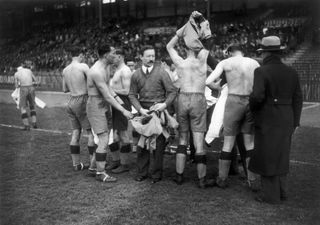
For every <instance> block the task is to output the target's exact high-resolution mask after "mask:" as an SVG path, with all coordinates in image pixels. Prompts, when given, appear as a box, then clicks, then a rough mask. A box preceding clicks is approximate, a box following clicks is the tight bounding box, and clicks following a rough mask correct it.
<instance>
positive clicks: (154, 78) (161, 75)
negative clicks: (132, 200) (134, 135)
mask: <svg viewBox="0 0 320 225" xmlns="http://www.w3.org/2000/svg"><path fill="white" fill-rule="evenodd" d="M140 58H141V61H142V66H141V67H140V68H139V69H137V70H136V71H135V72H134V73H133V75H132V78H131V85H130V91H129V99H130V102H131V104H132V105H133V107H134V108H135V109H136V110H137V111H138V112H139V113H140V114H141V115H142V116H149V113H150V111H158V112H161V111H164V110H165V109H166V108H167V107H168V106H170V105H171V104H172V103H173V100H174V99H175V97H176V95H177V89H176V87H175V86H174V85H173V83H172V81H171V80H170V77H169V75H168V73H167V72H166V71H165V70H164V69H163V68H162V67H161V66H158V65H155V64H154V62H155V49H154V47H153V46H151V45H146V46H144V47H143V48H142V49H141V51H140ZM165 147H166V140H165V137H164V136H163V134H161V135H159V136H158V137H157V140H156V150H155V151H154V164H153V168H152V172H151V178H152V183H157V182H159V181H160V180H161V179H162V169H163V154H164V150H165ZM137 153H138V155H137V167H138V172H137V175H136V177H135V180H136V181H138V182H141V181H143V180H145V179H146V178H148V171H149V165H150V151H149V150H147V148H146V147H144V148H141V147H140V146H137Z"/></svg>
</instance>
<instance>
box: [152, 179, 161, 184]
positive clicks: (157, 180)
mask: <svg viewBox="0 0 320 225" xmlns="http://www.w3.org/2000/svg"><path fill="white" fill-rule="evenodd" d="M160 181H161V178H153V179H152V181H151V184H155V183H158V182H160Z"/></svg>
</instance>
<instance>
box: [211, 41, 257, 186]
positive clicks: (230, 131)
mask: <svg viewBox="0 0 320 225" xmlns="http://www.w3.org/2000/svg"><path fill="white" fill-rule="evenodd" d="M227 52H228V53H230V54H231V57H230V58H228V59H224V60H222V61H221V62H219V63H218V65H217V66H216V68H215V70H214V71H213V72H212V73H211V74H210V76H209V77H208V78H207V80H206V85H210V84H211V83H212V82H213V81H215V80H216V79H217V78H219V77H220V76H221V75H222V73H223V72H225V75H226V78H227V84H228V97H227V100H226V104H225V110H224V118H223V134H224V143H223V148H222V151H221V154H220V159H219V176H218V177H217V180H216V184H217V186H218V187H221V188H225V187H227V185H228V183H227V178H228V173H229V169H230V164H231V159H232V153H231V151H232V148H233V146H234V143H235V140H236V136H237V134H239V133H240V132H241V133H242V134H243V138H244V145H245V148H246V150H247V152H246V156H247V158H246V164H247V166H248V163H249V161H250V155H251V154H252V152H253V148H254V143H253V139H254V135H253V118H252V115H251V112H250V109H249V95H250V94H251V92H252V85H253V72H254V70H255V69H256V68H257V67H259V63H258V62H257V61H255V60H253V59H251V58H248V57H244V56H243V51H242V48H241V46H239V45H232V46H230V47H229V48H228V49H227ZM247 172H248V184H249V187H251V188H253V189H256V187H255V186H256V185H255V184H256V177H255V175H254V174H253V173H251V172H250V171H247Z"/></svg>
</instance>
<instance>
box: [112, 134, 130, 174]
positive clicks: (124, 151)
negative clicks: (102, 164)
mask: <svg viewBox="0 0 320 225" xmlns="http://www.w3.org/2000/svg"><path fill="white" fill-rule="evenodd" d="M118 133H119V139H120V143H121V147H120V166H119V167H118V168H116V169H113V170H112V172H113V173H124V172H128V171H129V164H130V152H131V143H130V136H129V131H128V130H123V131H119V132H118Z"/></svg>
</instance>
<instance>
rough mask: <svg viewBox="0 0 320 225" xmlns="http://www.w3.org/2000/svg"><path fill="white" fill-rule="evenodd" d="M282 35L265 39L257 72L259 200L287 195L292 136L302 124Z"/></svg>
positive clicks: (253, 165) (253, 100)
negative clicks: (283, 53) (282, 54)
mask: <svg viewBox="0 0 320 225" xmlns="http://www.w3.org/2000/svg"><path fill="white" fill-rule="evenodd" d="M283 49H284V48H283V47H281V46H280V39H279V38H278V37H276V36H268V37H265V38H263V39H262V48H260V49H258V51H261V52H262V57H263V64H262V66H261V67H259V68H257V69H256V70H255V72H254V84H253V92H252V94H251V95H250V108H251V110H252V113H253V115H254V122H255V123H254V124H255V139H254V141H255V152H254V154H253V155H252V158H251V161H250V165H249V169H250V170H251V171H253V172H255V173H258V174H260V175H261V184H262V185H261V186H262V189H261V195H259V196H258V197H257V198H256V200H258V201H265V202H268V203H279V202H280V201H281V200H286V199H287V194H286V186H287V185H286V175H287V174H288V172H289V153H290V146H291V138H292V134H293V132H294V131H295V129H296V128H297V127H298V126H299V122H300V115H301V109H302V94H301V89H300V83H299V77H298V74H297V72H296V71H295V70H293V69H292V68H290V67H288V66H287V65H285V64H283V63H282V62H281V59H280V55H279V54H280V51H281V50H283Z"/></svg>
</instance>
